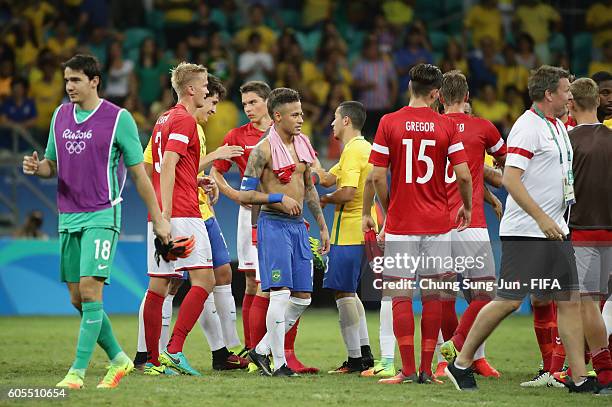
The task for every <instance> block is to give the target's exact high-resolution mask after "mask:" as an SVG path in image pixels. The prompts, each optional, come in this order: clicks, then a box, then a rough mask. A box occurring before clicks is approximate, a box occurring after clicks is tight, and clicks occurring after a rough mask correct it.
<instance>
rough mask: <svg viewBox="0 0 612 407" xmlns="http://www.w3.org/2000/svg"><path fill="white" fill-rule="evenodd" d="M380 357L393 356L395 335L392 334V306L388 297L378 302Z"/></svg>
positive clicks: (388, 357) (389, 357) (391, 357)
mask: <svg viewBox="0 0 612 407" xmlns="http://www.w3.org/2000/svg"><path fill="white" fill-rule="evenodd" d="M380 357H381V358H383V359H391V360H393V359H394V358H395V335H394V334H393V308H392V303H391V298H390V297H383V299H382V301H381V302H380Z"/></svg>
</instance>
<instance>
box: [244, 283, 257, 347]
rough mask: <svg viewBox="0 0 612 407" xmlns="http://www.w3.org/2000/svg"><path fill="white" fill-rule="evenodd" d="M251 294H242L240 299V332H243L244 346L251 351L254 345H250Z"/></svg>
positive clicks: (252, 297)
mask: <svg viewBox="0 0 612 407" xmlns="http://www.w3.org/2000/svg"><path fill="white" fill-rule="evenodd" d="M254 298H255V296H254V295H253V294H247V293H244V297H242V330H243V331H244V346H246V347H247V348H248V349H253V348H254V347H255V345H253V344H252V343H251V325H250V318H249V314H250V313H251V305H252V304H253V299H254Z"/></svg>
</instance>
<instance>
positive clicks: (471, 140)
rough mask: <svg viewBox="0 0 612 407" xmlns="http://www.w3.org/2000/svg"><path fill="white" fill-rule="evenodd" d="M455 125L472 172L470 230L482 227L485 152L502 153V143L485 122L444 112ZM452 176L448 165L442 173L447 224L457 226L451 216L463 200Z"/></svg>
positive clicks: (491, 126)
mask: <svg viewBox="0 0 612 407" xmlns="http://www.w3.org/2000/svg"><path fill="white" fill-rule="evenodd" d="M446 116H447V117H450V118H451V119H452V120H453V121H454V122H455V124H456V126H457V131H458V132H459V135H460V136H461V139H462V141H463V147H464V148H465V153H466V154H467V158H468V165H469V167H470V173H472V223H471V224H470V227H471V228H486V227H487V222H486V220H485V215H484V202H483V201H484V183H483V182H484V175H483V172H484V171H483V165H484V156H485V150H486V151H487V152H488V153H489V154H491V155H493V156H502V155H504V154H506V144H505V143H504V140H503V139H502V138H501V136H500V134H499V131H498V130H497V128H496V127H495V126H494V125H493V124H492V123H491V122H490V121H488V120H485V119H481V118H479V117H473V116H470V115H467V114H464V113H448V114H447V115H446ZM455 180H456V176H455V172H454V171H453V168H452V167H451V166H450V165H449V166H448V167H447V174H446V182H447V183H446V192H447V193H448V208H449V209H450V222H451V225H452V226H453V227H455V228H456V227H457V226H458V224H457V223H455V217H456V216H457V212H458V211H459V208H461V205H463V201H462V200H461V195H460V194H459V188H458V187H457V183H456V182H455Z"/></svg>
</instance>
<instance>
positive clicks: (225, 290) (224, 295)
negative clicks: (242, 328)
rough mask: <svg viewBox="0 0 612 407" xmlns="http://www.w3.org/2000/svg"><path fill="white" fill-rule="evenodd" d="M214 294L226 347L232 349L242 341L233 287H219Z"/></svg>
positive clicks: (228, 285)
mask: <svg viewBox="0 0 612 407" xmlns="http://www.w3.org/2000/svg"><path fill="white" fill-rule="evenodd" d="M213 292H214V293H215V306H216V307H217V314H218V315H219V321H220V322H221V329H222V333H223V340H224V341H225V345H226V346H227V347H228V348H230V349H231V348H234V347H236V346H239V345H240V339H239V338H238V331H236V302H235V301H234V296H233V295H232V285H231V284H227V285H218V286H216V287H215V288H214V290H213Z"/></svg>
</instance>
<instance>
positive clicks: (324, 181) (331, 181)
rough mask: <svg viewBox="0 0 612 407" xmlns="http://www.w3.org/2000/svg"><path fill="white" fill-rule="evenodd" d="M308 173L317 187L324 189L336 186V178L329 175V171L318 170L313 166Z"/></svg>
mask: <svg viewBox="0 0 612 407" xmlns="http://www.w3.org/2000/svg"><path fill="white" fill-rule="evenodd" d="M310 171H311V172H312V175H313V176H314V177H315V179H316V180H317V182H318V184H319V185H321V186H323V187H325V188H329V187H332V186H334V185H336V176H335V175H334V174H332V173H331V170H330V172H327V171H325V169H324V168H323V167H320V168H319V167H315V166H313V167H311V168H310Z"/></svg>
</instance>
